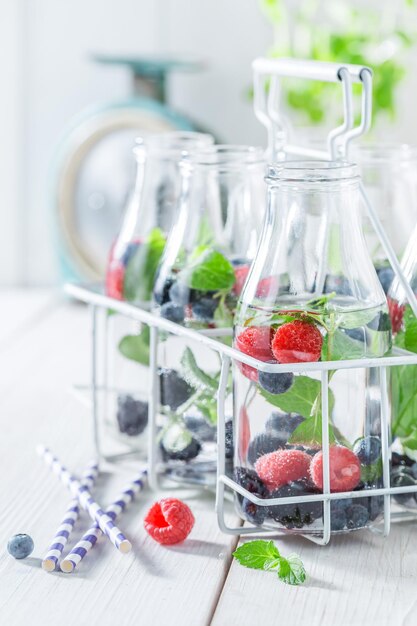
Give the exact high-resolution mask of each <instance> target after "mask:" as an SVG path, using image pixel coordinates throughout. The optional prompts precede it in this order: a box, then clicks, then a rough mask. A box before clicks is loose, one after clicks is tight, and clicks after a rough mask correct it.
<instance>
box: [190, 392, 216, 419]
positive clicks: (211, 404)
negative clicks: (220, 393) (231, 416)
mask: <svg viewBox="0 0 417 626" xmlns="http://www.w3.org/2000/svg"><path fill="white" fill-rule="evenodd" d="M194 404H195V406H196V407H197V409H198V410H199V411H200V412H201V413H202V414H203V415H204V417H205V418H206V420H207V421H208V422H209V423H210V424H213V425H214V424H217V398H216V395H213V394H211V395H209V394H202V395H201V396H199V398H198V400H196V401H195V403H194Z"/></svg>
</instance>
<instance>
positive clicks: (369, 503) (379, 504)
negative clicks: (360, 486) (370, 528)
mask: <svg viewBox="0 0 417 626" xmlns="http://www.w3.org/2000/svg"><path fill="white" fill-rule="evenodd" d="M382 486H383V485H382V483H381V484H378V485H375V487H377V488H379V487H382ZM355 504H361V505H362V506H364V507H365V508H366V509H367V511H368V514H369V519H370V520H371V521H373V520H375V519H376V518H377V517H378V516H379V515H380V514H381V513H382V511H383V510H384V496H368V497H367V498H355Z"/></svg>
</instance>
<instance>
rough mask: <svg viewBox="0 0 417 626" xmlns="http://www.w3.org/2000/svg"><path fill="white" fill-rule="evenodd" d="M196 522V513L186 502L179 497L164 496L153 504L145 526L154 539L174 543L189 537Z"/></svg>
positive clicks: (168, 543)
mask: <svg viewBox="0 0 417 626" xmlns="http://www.w3.org/2000/svg"><path fill="white" fill-rule="evenodd" d="M194 522H195V519H194V515H193V514H192V512H191V509H190V507H188V506H187V505H186V504H185V503H184V502H181V500H177V498H163V499H162V500H159V502H155V504H153V505H152V506H151V508H150V509H149V511H148V513H147V514H146V517H145V519H144V526H145V530H146V532H147V533H148V534H149V535H150V536H151V537H152V539H155V541H157V542H158V543H163V544H165V545H172V544H174V543H180V542H181V541H184V539H186V538H187V537H188V535H189V534H190V532H191V530H192V528H193V526H194Z"/></svg>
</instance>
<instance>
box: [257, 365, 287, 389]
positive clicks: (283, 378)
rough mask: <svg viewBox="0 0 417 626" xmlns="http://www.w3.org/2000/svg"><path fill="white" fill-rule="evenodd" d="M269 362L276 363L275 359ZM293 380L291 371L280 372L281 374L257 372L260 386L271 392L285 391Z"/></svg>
mask: <svg viewBox="0 0 417 626" xmlns="http://www.w3.org/2000/svg"><path fill="white" fill-rule="evenodd" d="M269 363H276V361H269ZM293 381H294V374H293V373H292V372H282V373H281V374H270V373H269V372H261V371H260V372H259V384H260V386H261V387H262V388H263V389H265V391H268V392H269V393H272V394H274V395H278V394H280V393H285V392H286V391H288V389H289V388H290V387H291V385H292V384H293Z"/></svg>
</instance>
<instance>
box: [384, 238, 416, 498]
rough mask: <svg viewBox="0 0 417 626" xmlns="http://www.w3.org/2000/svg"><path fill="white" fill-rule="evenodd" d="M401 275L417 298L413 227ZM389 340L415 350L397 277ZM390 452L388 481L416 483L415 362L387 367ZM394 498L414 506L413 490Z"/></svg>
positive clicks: (412, 319) (390, 300)
mask: <svg viewBox="0 0 417 626" xmlns="http://www.w3.org/2000/svg"><path fill="white" fill-rule="evenodd" d="M401 266H402V270H403V273H404V276H405V278H406V279H407V281H408V282H409V284H410V285H411V288H412V290H413V292H414V294H415V295H416V298H417V227H415V229H414V231H413V233H412V235H411V237H410V241H409V242H408V245H407V248H406V250H405V253H404V256H403V259H402V262H401ZM388 307H389V312H390V316H391V323H392V332H393V343H394V345H395V346H396V347H397V348H405V349H406V350H409V351H410V352H415V353H417V319H416V317H415V315H414V313H413V311H412V309H411V306H410V304H409V303H408V301H407V299H406V296H405V293H404V289H403V287H402V286H401V284H400V281H399V280H398V278H397V277H395V278H394V280H393V282H392V285H391V288H390V290H389V292H388ZM390 393H391V411H392V425H391V428H392V437H393V454H392V468H391V484H392V486H394V487H403V486H404V487H405V486H410V485H416V484H417V366H416V365H408V366H405V365H404V366H399V367H393V368H391V370H390ZM394 500H395V501H396V502H397V503H398V504H400V505H402V506H404V507H406V508H408V509H416V508H417V500H416V494H414V493H410V494H401V495H396V496H394Z"/></svg>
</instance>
